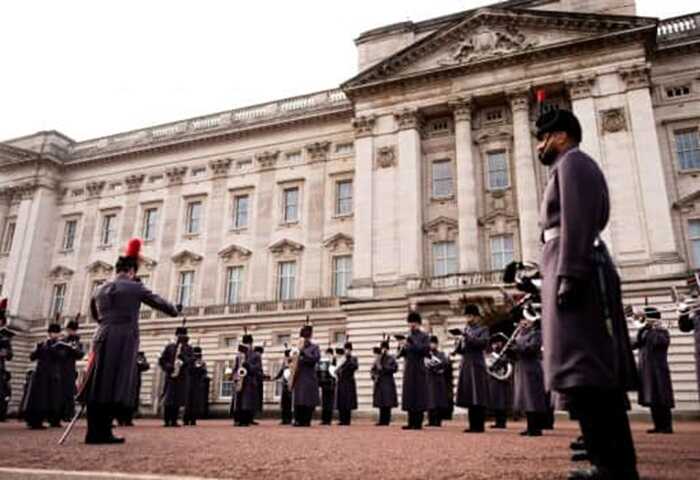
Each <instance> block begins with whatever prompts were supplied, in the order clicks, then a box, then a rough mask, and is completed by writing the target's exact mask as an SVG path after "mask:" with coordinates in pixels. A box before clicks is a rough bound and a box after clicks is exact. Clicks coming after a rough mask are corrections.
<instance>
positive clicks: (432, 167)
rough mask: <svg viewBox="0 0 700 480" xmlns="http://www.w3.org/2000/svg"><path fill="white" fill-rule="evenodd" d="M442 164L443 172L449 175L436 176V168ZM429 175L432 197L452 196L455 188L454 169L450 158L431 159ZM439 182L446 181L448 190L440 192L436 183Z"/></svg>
mask: <svg viewBox="0 0 700 480" xmlns="http://www.w3.org/2000/svg"><path fill="white" fill-rule="evenodd" d="M443 165H444V167H445V172H446V173H448V174H449V176H445V177H440V178H438V177H437V175H436V173H437V172H436V169H437V168H438V167H442V166H443ZM430 177H431V186H430V189H431V196H432V198H452V197H454V194H455V189H454V186H455V185H454V178H455V176H454V169H453V167H452V160H451V159H449V158H441V159H438V160H433V161H432V162H431V164H430ZM439 182H442V183H447V184H449V189H448V190H449V192H448V193H440V192H439V188H438V184H439Z"/></svg>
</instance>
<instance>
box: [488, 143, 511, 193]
mask: <svg viewBox="0 0 700 480" xmlns="http://www.w3.org/2000/svg"><path fill="white" fill-rule="evenodd" d="M487 155H488V172H489V176H488V180H489V189H491V190H498V189H502V188H507V187H508V185H509V180H508V160H507V158H506V154H505V152H489V153H488V154H487Z"/></svg>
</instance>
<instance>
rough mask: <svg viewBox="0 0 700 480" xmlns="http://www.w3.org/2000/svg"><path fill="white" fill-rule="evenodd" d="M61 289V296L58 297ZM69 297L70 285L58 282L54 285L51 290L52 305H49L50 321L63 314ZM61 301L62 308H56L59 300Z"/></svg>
mask: <svg viewBox="0 0 700 480" xmlns="http://www.w3.org/2000/svg"><path fill="white" fill-rule="evenodd" d="M59 289H60V290H61V293H62V294H61V295H60V296H59V295H58V292H59ZM67 295H68V283H67V282H57V283H54V284H53V287H52V289H51V304H50V305H49V319H53V318H54V317H55V316H56V314H57V313H58V314H59V315H60V314H62V313H63V307H64V306H65V304H66V297H67ZM59 298H60V299H61V302H60V308H56V306H57V300H58V299H59Z"/></svg>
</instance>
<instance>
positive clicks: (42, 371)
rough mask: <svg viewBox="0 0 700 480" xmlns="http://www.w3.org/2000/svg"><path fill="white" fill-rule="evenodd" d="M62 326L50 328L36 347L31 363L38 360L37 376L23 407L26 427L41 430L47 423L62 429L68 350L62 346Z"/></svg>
mask: <svg viewBox="0 0 700 480" xmlns="http://www.w3.org/2000/svg"><path fill="white" fill-rule="evenodd" d="M60 336H61V325H59V324H58V323H52V324H50V325H49V328H48V338H47V339H46V340H44V341H43V342H40V343H38V344H37V345H36V347H35V348H34V350H33V351H32V353H31V354H30V355H29V360H31V361H33V362H34V361H36V366H35V367H34V374H33V375H32V377H31V383H30V384H29V388H28V389H27V396H26V398H25V405H24V412H25V415H24V418H25V421H26V422H27V426H28V427H29V428H31V429H34V430H38V429H43V428H45V427H44V425H43V423H44V421H45V420H48V422H49V424H50V425H51V426H52V427H60V426H61V415H62V414H63V385H62V383H61V365H62V363H63V361H64V358H65V354H66V353H65V347H61V346H59V342H60Z"/></svg>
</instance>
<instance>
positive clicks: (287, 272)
mask: <svg viewBox="0 0 700 480" xmlns="http://www.w3.org/2000/svg"><path fill="white" fill-rule="evenodd" d="M296 271H297V264H296V262H280V263H279V264H278V266H277V299H278V300H291V299H293V298H294V286H295V283H296Z"/></svg>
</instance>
